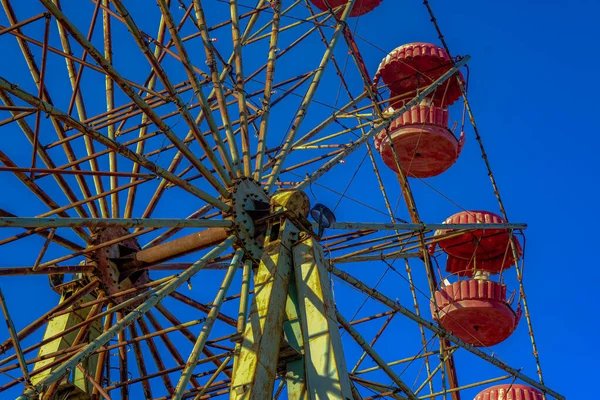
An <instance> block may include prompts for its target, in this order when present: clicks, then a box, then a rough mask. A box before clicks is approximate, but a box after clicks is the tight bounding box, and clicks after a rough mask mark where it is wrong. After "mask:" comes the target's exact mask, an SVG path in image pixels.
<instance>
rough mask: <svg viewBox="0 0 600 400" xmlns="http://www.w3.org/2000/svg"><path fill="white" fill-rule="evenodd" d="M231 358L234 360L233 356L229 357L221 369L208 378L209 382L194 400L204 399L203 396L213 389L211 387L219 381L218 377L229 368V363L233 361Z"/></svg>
mask: <svg viewBox="0 0 600 400" xmlns="http://www.w3.org/2000/svg"><path fill="white" fill-rule="evenodd" d="M231 358H232V357H231V356H227V358H225V360H223V362H222V363H221V365H220V366H219V368H217V370H216V371H215V372H214V373H213V374H212V375H211V377H210V378H208V381H206V383H205V384H204V386H203V387H202V389H200V391H199V392H198V394H197V395H196V397H194V400H199V399H201V398H202V396H203V395H204V394H205V393H206V392H207V391H208V389H209V388H210V387H211V385H212V384H213V383H214V382H215V380H216V379H217V376H219V375H220V374H221V372H223V370H224V369H225V367H227V364H229V361H231Z"/></svg>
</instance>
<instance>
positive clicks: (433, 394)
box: [365, 375, 511, 400]
mask: <svg viewBox="0 0 600 400" xmlns="http://www.w3.org/2000/svg"><path fill="white" fill-rule="evenodd" d="M509 378H511V376H510V375H505V376H500V377H497V378H492V379H486V380H484V381H480V382H476V383H471V384H468V385H463V386H460V387H456V388H453V389H448V390H447V391H446V392H448V393H454V392H458V391H460V390H465V389H471V388H474V387H477V386H482V385H489V384H490V383H494V382H498V381H503V380H506V379H509ZM444 393H445V392H437V393H431V394H430V395H427V396H421V397H419V399H434V398H436V397H437V396H441V395H443V394H444ZM365 400H366V399H365Z"/></svg>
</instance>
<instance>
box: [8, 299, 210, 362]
mask: <svg viewBox="0 0 600 400" xmlns="http://www.w3.org/2000/svg"><path fill="white" fill-rule="evenodd" d="M107 306H108V307H109V308H110V304H108V305H107ZM112 316H113V313H110V314H107V315H106V317H107V318H108V320H111V319H112ZM106 321H107V320H105V324H106ZM203 322H204V319H201V320H193V321H190V322H186V323H185V324H181V325H178V326H173V327H170V328H166V329H162V330H160V331H156V332H153V333H150V334H148V335H143V336H139V337H137V338H133V339H130V340H128V341H125V342H123V343H117V344H114V345H110V346H105V347H102V348H101V349H98V350H97V351H96V354H98V355H99V357H100V356H101V357H104V354H105V353H107V352H109V351H110V350H114V349H118V348H120V347H122V346H128V345H130V344H132V345H133V344H136V343H139V342H141V341H143V340H146V339H147V338H151V337H156V336H160V335H164V334H166V333H169V332H173V331H177V330H179V329H181V328H182V327H190V326H193V325H198V324H201V323H203ZM109 325H110V324H109ZM83 346H85V343H81V344H78V345H76V346H71V347H69V348H68V349H64V350H60V351H56V352H53V353H48V354H45V355H44V356H41V357H35V358H32V359H29V360H26V364H34V363H36V362H38V361H42V360H46V359H48V358H54V357H56V356H60V355H65V354H67V353H74V352H76V351H78V350H79V349H80V348H81V347H83ZM15 357H16V356H15V355H13V356H11V357H9V358H7V359H5V360H2V364H1V365H4V364H6V363H8V362H10V361H12V360H14V359H15ZM180 364H181V365H183V364H185V362H182V363H180ZM17 368H19V364H13V365H9V366H7V367H4V368H0V373H2V372H8V371H11V370H14V369H17ZM182 368H183V367H182ZM36 371H37V370H36Z"/></svg>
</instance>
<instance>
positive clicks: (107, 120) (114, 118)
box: [46, 31, 192, 148]
mask: <svg viewBox="0 0 600 400" xmlns="http://www.w3.org/2000/svg"><path fill="white" fill-rule="evenodd" d="M161 37H164V33H163V32H162V31H160V32H159V39H157V41H158V40H161ZM156 53H158V51H155V54H156ZM159 60H160V56H159ZM153 76H154V75H153ZM152 81H153V80H152V79H149V80H147V82H148V83H147V86H149V87H154V84H153V83H152ZM174 87H175V89H177V91H178V93H179V94H180V95H181V94H184V93H186V92H188V91H189V90H191V89H192V85H191V84H190V83H189V82H188V81H183V82H180V83H178V84H176V85H175V86H174ZM158 93H159V94H160V95H161V96H163V97H155V96H152V95H149V94H146V95H145V96H144V100H146V102H147V103H148V105H149V106H151V107H153V108H157V107H160V106H163V105H165V104H168V100H167V99H166V98H165V97H164V96H167V95H168V93H167V89H163V90H160V91H159V92H158ZM138 94H140V95H142V94H144V93H143V92H139V93H138ZM140 114H142V117H143V111H142V110H140V109H138V108H136V104H135V103H134V102H133V101H129V102H128V103H126V104H123V105H120V106H116V107H114V108H113V109H112V110H111V112H108V111H105V112H102V113H100V114H96V115H95V116H93V117H91V118H88V119H87V120H85V121H81V122H83V123H85V124H88V125H90V126H92V127H94V128H96V129H100V128H105V127H107V126H109V125H116V124H117V123H120V124H119V128H118V129H117V130H116V135H117V136H122V135H125V134H126V133H129V132H131V131H134V130H135V128H131V130H128V131H127V132H123V127H124V125H125V124H126V123H127V121H128V120H129V119H131V117H135V116H138V115H140ZM76 137H77V136H75V135H74V136H73V138H76ZM55 145H56V143H52V144H49V145H47V146H46V147H47V148H49V147H50V146H55Z"/></svg>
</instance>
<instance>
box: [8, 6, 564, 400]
mask: <svg viewBox="0 0 600 400" xmlns="http://www.w3.org/2000/svg"><path fill="white" fill-rule="evenodd" d="M390 2H394V1H393V0H387V1H386V2H383V3H382V0H257V1H253V2H250V1H245V0H177V1H176V0H157V1H156V2H137V1H124V0H91V1H88V2H84V1H69V0H63V1H58V0H39V1H33V0H27V1H18V2H17V1H10V0H0V3H1V5H2V8H3V15H2V16H1V17H0V21H1V26H0V41H1V43H2V46H3V55H4V58H3V63H2V65H1V66H0V99H1V101H2V102H1V104H0V135H2V137H3V139H4V140H3V141H2V142H1V144H0V183H1V184H2V187H3V193H2V195H1V196H0V198H1V200H0V227H1V228H2V229H0V255H1V257H0V276H1V278H0V288H1V290H2V291H1V292H0V307H1V308H2V312H3V315H4V317H5V320H6V322H7V323H6V328H7V329H5V330H0V335H2V336H0V398H3V399H4V398H7V399H8V398H18V399H23V400H24V399H45V400H52V399H86V400H89V399H117V398H120V399H208V398H227V397H229V398H230V399H271V398H282V399H283V398H289V399H298V400H299V399H352V400H358V399H365V400H366V399H378V398H392V399H438V398H439V399H441V398H443V399H448V398H450V399H453V400H459V399H461V398H463V399H466V398H475V399H476V400H500V399H504V400H517V399H519V400H521V399H523V400H525V399H527V400H538V399H542V398H544V399H549V398H556V399H564V396H562V395H560V394H559V393H557V392H555V391H554V390H552V389H551V388H550V387H548V386H546V383H545V382H544V380H543V375H542V369H541V366H540V361H539V357H538V351H537V347H536V342H535V336H534V327H533V324H532V321H531V318H530V313H529V309H528V306H527V297H526V292H525V289H524V284H523V272H524V256H525V250H526V246H525V245H526V243H525V236H524V230H525V228H526V225H525V224H523V223H513V222H512V221H510V220H509V219H508V216H507V211H506V210H505V208H504V205H503V203H502V199H501V197H500V192H499V190H498V185H497V184H496V180H495V178H494V175H493V172H492V169H491V164H490V162H489V160H488V157H487V155H486V152H485V148H484V146H483V141H482V137H481V134H480V131H479V128H478V127H477V125H476V123H475V119H474V115H473V110H472V109H471V106H470V103H469V102H468V92H467V89H468V85H467V83H468V68H467V63H468V61H469V59H470V58H469V57H468V56H462V57H459V56H456V55H453V54H451V52H450V48H449V46H448V44H447V43H446V41H445V39H444V36H443V35H442V32H441V30H440V28H439V25H438V24H437V22H436V21H437V20H436V18H435V16H434V14H433V10H432V8H431V6H430V4H429V3H428V1H425V2H424V5H425V8H426V11H427V12H428V13H429V14H430V17H431V21H433V26H432V27H431V29H432V30H433V31H434V32H435V35H436V36H437V37H438V38H439V43H438V44H433V43H426V42H408V41H407V42H399V43H396V44H395V45H394V47H392V48H390V49H385V50H382V49H381V48H379V47H378V46H377V43H373V41H371V40H369V38H368V37H363V36H361V35H362V32H363V30H362V29H363V27H364V24H370V25H369V29H371V30H373V29H377V26H376V23H385V24H391V23H394V21H393V18H392V17H391V16H386V15H385V13H383V12H382V10H384V7H386V5H385V3H390ZM373 15H377V21H378V22H375V21H376V20H375V19H370V17H371V16H373ZM423 22H424V23H426V22H427V21H423ZM373 24H375V26H373ZM399 40H401V35H399ZM454 121H456V122H454ZM467 136H470V137H469V139H468V141H467ZM475 153H477V154H478V156H477V157H483V160H484V162H483V163H474V162H473V161H474V160H475V158H476V157H473V154H475ZM465 154H466V156H465ZM461 155H462V157H461ZM461 164H462V166H460V165H461ZM459 166H460V167H461V168H462V169H461V172H460V179H464V180H468V179H469V176H468V175H469V174H470V172H471V171H472V170H475V169H478V170H479V171H481V172H482V173H483V174H484V175H485V176H486V179H487V177H489V180H491V188H490V187H485V186H481V187H479V186H473V187H470V189H469V190H470V191H473V192H474V193H473V194H472V196H473V197H474V198H477V196H476V194H475V192H478V191H487V192H488V193H490V196H491V197H492V199H493V201H492V202H482V203H483V204H482V205H481V206H480V207H473V205H471V204H469V205H466V206H463V205H461V202H457V201H454V200H453V196H452V194H451V193H446V191H445V190H440V189H438V186H437V183H435V184H434V183H430V182H433V181H435V182H438V183H439V182H441V181H442V180H444V179H449V180H450V179H457V178H458V177H459V176H458V175H452V176H451V173H452V171H453V169H456V168H458V167H459ZM444 177H447V178H444ZM416 185H418V187H419V189H418V190H417V189H415V186H416ZM425 190H426V191H425ZM433 195H435V200H427V201H424V200H422V199H424V198H429V199H430V198H431V197H432V196H433ZM396 200H398V201H397V202H396ZM463 207H464V208H463ZM430 209H431V210H434V212H431V211H428V210H430ZM430 217H432V218H435V219H433V220H430V219H428V218H430ZM2 329H4V327H3V328H2ZM529 346H532V350H531V352H532V353H533V355H532V356H531V355H529V354H531V352H530V350H529V348H530V347H529ZM513 362H514V363H513Z"/></svg>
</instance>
